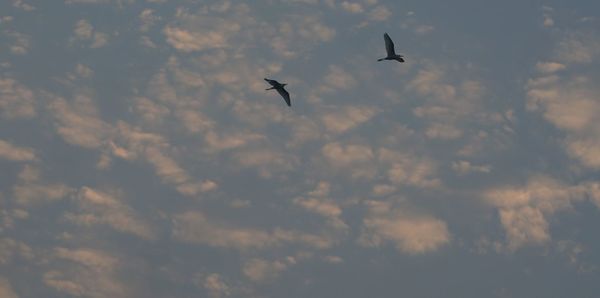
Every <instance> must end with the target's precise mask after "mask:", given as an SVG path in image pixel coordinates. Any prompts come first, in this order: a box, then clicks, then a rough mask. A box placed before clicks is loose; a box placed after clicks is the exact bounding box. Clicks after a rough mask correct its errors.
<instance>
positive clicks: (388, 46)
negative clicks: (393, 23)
mask: <svg viewBox="0 0 600 298" xmlns="http://www.w3.org/2000/svg"><path fill="white" fill-rule="evenodd" d="M383 39H384V40H385V51H386V52H387V55H388V57H391V56H394V55H396V51H394V42H393V41H392V39H391V38H390V36H389V35H388V34H387V33H385V34H383Z"/></svg>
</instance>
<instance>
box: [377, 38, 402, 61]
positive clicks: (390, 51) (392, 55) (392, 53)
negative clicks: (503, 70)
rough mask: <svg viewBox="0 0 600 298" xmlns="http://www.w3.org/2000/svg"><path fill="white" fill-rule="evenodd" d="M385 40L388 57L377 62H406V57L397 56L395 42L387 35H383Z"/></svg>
mask: <svg viewBox="0 0 600 298" xmlns="http://www.w3.org/2000/svg"><path fill="white" fill-rule="evenodd" d="M383 39H384V40H385V51H386V52H387V57H385V58H380V59H377V61H383V60H396V61H398V62H404V56H402V55H399V54H396V51H395V50H394V42H393V41H392V39H391V38H390V36H389V35H388V34H387V33H385V34H383Z"/></svg>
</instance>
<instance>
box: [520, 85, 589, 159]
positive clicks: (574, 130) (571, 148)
mask: <svg viewBox="0 0 600 298" xmlns="http://www.w3.org/2000/svg"><path fill="white" fill-rule="evenodd" d="M593 81H594V80H593V78H592V77H590V76H588V75H579V76H570V77H568V78H564V79H563V78H561V77H559V76H558V75H553V74H550V75H543V76H541V77H537V78H533V79H531V80H529V82H528V84H527V110H528V111H530V112H540V113H542V114H543V116H544V118H545V119H546V120H547V121H548V122H550V123H551V124H552V125H554V126H555V127H557V128H558V129H560V130H562V131H564V132H565V133H566V138H565V140H564V144H565V149H566V151H567V153H568V154H569V155H570V156H571V157H573V158H575V159H577V160H579V161H580V162H581V164H582V166H584V167H586V168H590V169H597V168H600V149H598V148H599V147H598V146H596V145H598V144H600V129H599V128H598V126H597V125H596V124H597V123H598V121H600V116H599V115H600V102H598V100H596V99H597V98H598V97H599V96H600V89H598V88H597V86H596V85H595V84H594V83H592V82H593Z"/></svg>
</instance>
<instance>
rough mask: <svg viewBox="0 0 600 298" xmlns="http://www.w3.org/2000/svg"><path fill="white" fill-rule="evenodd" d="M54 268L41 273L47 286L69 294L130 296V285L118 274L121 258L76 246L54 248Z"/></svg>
mask: <svg viewBox="0 0 600 298" xmlns="http://www.w3.org/2000/svg"><path fill="white" fill-rule="evenodd" d="M52 256H53V257H54V258H53V260H52V262H53V263H54V265H55V268H61V269H54V270H49V271H46V272H45V273H44V274H43V282H44V284H46V285H47V286H48V287H50V288H53V289H55V290H57V291H59V292H61V293H64V294H68V295H72V296H83V295H85V296H86V297H98V298H99V297H129V296H130V295H131V293H130V292H131V291H130V289H128V287H127V285H126V284H125V283H123V282H122V280H121V279H120V278H119V277H118V272H119V266H120V262H122V261H123V260H119V259H118V258H116V257H114V256H111V255H110V254H107V253H106V252H103V251H100V250H96V249H88V248H78V249H70V248H63V247H58V248H56V249H54V251H53V254H52Z"/></svg>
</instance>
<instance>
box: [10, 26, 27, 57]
mask: <svg viewBox="0 0 600 298" xmlns="http://www.w3.org/2000/svg"><path fill="white" fill-rule="evenodd" d="M6 34H7V35H8V36H10V37H12V38H13V39H14V43H13V44H12V45H11V46H10V51H11V53H13V54H15V55H25V54H27V52H29V49H30V48H31V37H29V36H28V35H26V34H23V33H19V32H16V31H7V32H6Z"/></svg>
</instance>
